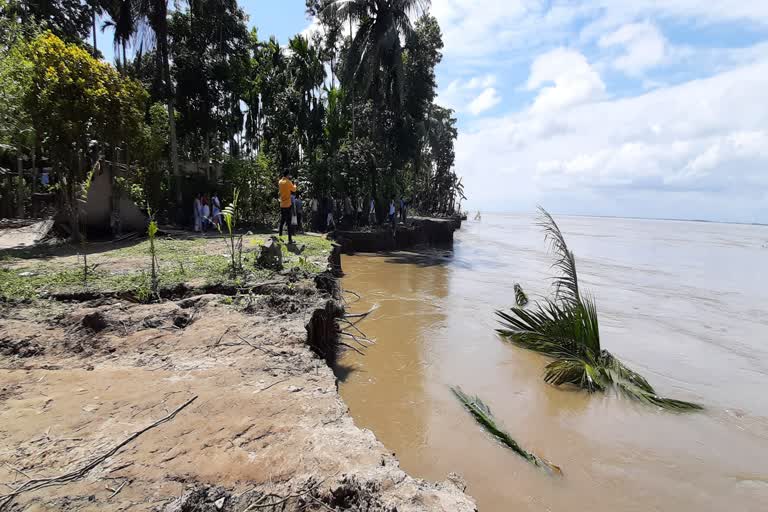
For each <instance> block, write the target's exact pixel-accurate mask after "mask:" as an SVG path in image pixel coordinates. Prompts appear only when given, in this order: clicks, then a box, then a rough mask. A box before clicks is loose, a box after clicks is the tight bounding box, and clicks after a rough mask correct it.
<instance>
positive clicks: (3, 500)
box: [0, 395, 197, 511]
mask: <svg viewBox="0 0 768 512" xmlns="http://www.w3.org/2000/svg"><path fill="white" fill-rule="evenodd" d="M195 400H197V395H195V396H193V397H192V398H190V399H189V400H187V401H186V402H184V403H183V404H182V405H180V406H179V407H178V408H176V410H174V411H173V412H172V413H170V414H169V415H167V416H165V417H164V418H161V419H159V420H157V421H156V422H154V423H153V424H151V425H149V426H147V427H144V428H143V429H141V430H139V431H137V432H134V433H133V434H131V435H130V436H129V437H128V438H127V439H125V440H124V441H123V442H121V443H119V444H117V445H115V446H114V447H113V448H112V449H111V450H109V451H108V452H106V453H104V454H103V455H100V456H99V457H96V458H95V459H93V460H91V461H90V462H88V463H87V464H86V465H84V466H83V467H81V468H80V469H78V470H76V471H72V472H69V473H67V474H64V475H61V476H57V477H54V478H35V479H32V480H29V481H28V482H25V483H24V484H22V485H21V486H20V487H18V488H17V489H16V490H14V491H13V492H12V493H10V494H6V495H3V496H0V511H2V510H5V507H6V506H8V505H9V504H10V503H11V502H12V501H13V500H14V498H16V497H17V496H19V495H20V494H22V493H25V492H30V491H35V490H37V489H42V488H44V487H51V486H54V485H64V484H67V483H69V482H74V481H75V480H79V479H80V478H83V477H84V476H85V475H87V474H88V473H89V472H90V471H91V470H92V469H94V468H95V467H96V466H98V465H99V464H101V463H102V462H104V461H105V460H107V459H108V458H110V457H112V456H113V455H114V454H116V453H117V452H118V451H120V449H121V448H122V447H124V446H125V445H127V444H129V443H130V442H131V441H133V440H134V439H136V438H137V437H139V436H140V435H142V434H143V433H145V432H147V431H148V430H151V429H153V428H155V427H157V426H160V425H162V424H163V423H166V422H168V421H171V420H172V419H173V418H175V417H176V415H177V414H179V412H181V411H182V410H183V409H184V408H185V407H187V406H188V405H190V404H191V403H192V402H194V401H195Z"/></svg>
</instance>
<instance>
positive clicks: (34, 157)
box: [31, 137, 40, 217]
mask: <svg viewBox="0 0 768 512" xmlns="http://www.w3.org/2000/svg"><path fill="white" fill-rule="evenodd" d="M39 176H40V175H39V173H38V172H37V137H34V138H33V139H32V188H31V197H32V216H33V217H37V203H36V202H35V193H36V192H37V180H38V179H39Z"/></svg>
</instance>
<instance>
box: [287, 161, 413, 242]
mask: <svg viewBox="0 0 768 512" xmlns="http://www.w3.org/2000/svg"><path fill="white" fill-rule="evenodd" d="M278 188H279V191H280V210H281V214H280V225H279V227H278V233H279V235H280V236H282V235H283V226H287V228H288V241H289V243H291V241H292V240H293V233H295V232H297V231H302V229H303V228H302V216H303V215H302V214H303V209H304V202H303V201H302V199H301V195H300V193H299V192H297V189H296V185H295V184H294V183H293V181H292V180H291V176H290V175H289V174H288V173H285V174H284V175H283V177H282V178H281V179H280V182H279V183H278ZM409 204H410V203H409V201H407V200H406V199H405V198H404V197H401V198H400V200H397V199H396V198H395V196H392V198H391V199H390V201H389V204H388V209H387V217H386V218H387V222H388V223H389V224H390V225H391V226H392V231H393V232H394V231H395V229H396V225H397V221H398V217H399V220H400V222H402V223H405V222H406V221H407V219H408V207H409ZM309 210H310V213H311V221H310V222H311V227H312V229H314V230H316V231H333V230H335V229H336V228H337V226H338V225H344V226H350V227H353V228H357V227H360V226H362V225H364V224H366V223H367V224H369V225H371V226H375V225H378V224H379V223H380V221H379V219H378V218H377V214H376V200H375V199H374V198H373V197H371V198H370V199H368V204H367V208H366V204H365V201H364V199H363V197H362V196H357V198H356V199H353V198H352V197H351V196H349V195H347V196H346V197H345V198H344V199H341V198H334V197H333V196H331V195H324V196H322V197H320V198H313V199H312V200H311V201H310V203H309ZM366 210H367V215H366ZM337 223H338V224H337Z"/></svg>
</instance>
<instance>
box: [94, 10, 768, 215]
mask: <svg viewBox="0 0 768 512" xmlns="http://www.w3.org/2000/svg"><path fill="white" fill-rule="evenodd" d="M240 4H241V5H242V6H243V7H244V8H245V10H246V12H247V13H248V14H249V16H250V21H251V24H252V25H255V26H257V27H258V28H259V32H260V34H261V35H262V36H263V37H267V36H268V35H270V34H275V35H276V36H277V37H278V38H279V40H280V41H281V42H285V41H287V39H288V38H289V37H290V36H291V35H293V34H295V33H297V32H300V31H302V30H305V29H306V28H307V27H308V25H309V23H310V20H308V19H307V18H306V16H305V14H304V1H303V0H280V1H277V0H273V1H267V0H241V2H240ZM431 12H432V14H434V15H435V16H436V17H437V19H438V21H439V22H440V25H441V28H442V30H443V37H444V41H445V49H444V59H443V63H442V64H441V65H440V66H439V68H438V84H439V97H438V102H440V103H442V104H444V105H446V106H450V107H451V108H454V109H455V110H456V112H457V117H458V120H459V128H460V135H459V139H458V141H457V145H456V149H457V159H456V170H457V172H458V173H459V174H460V175H462V176H463V177H464V183H465V187H466V191H467V195H468V196H469V203H468V207H470V208H472V209H481V210H502V211H531V210H532V209H533V208H534V207H535V205H536V204H542V205H544V206H545V207H547V208H548V209H550V210H551V211H553V212H557V213H576V214H596V215H619V216H621V215H624V216H640V217H664V218H695V219H707V220H725V221H736V222H764V223H768V101H767V100H766V99H767V98H768V0H759V1H754V2H736V1H733V0H664V1H659V0H504V1H500V0H433V1H432V7H431ZM107 37H108V36H107ZM102 39H104V38H102ZM107 46H109V45H108V43H107ZM101 47H102V48H104V47H105V42H102V43H101Z"/></svg>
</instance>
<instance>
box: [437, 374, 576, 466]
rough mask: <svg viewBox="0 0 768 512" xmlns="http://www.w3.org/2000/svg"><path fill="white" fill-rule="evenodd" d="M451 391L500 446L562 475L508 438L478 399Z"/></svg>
mask: <svg viewBox="0 0 768 512" xmlns="http://www.w3.org/2000/svg"><path fill="white" fill-rule="evenodd" d="M451 391H452V392H453V394H454V395H455V396H456V398H457V399H458V400H459V401H460V402H461V403H462V404H463V405H464V407H465V408H466V409H467V410H468V411H469V413H470V414H472V416H473V417H474V418H475V420H477V422H478V423H480V425H482V427H483V428H484V429H485V430H487V431H488V432H489V433H490V434H491V435H492V436H493V437H495V438H496V439H497V440H498V441H499V442H500V443H501V444H503V445H504V446H506V447H508V448H510V449H511V450H512V451H513V452H515V453H516V454H518V455H520V456H521V457H522V458H524V459H525V460H527V461H528V462H530V463H531V464H533V465H534V466H538V467H540V468H543V469H545V470H547V471H548V472H551V473H555V474H558V475H562V474H563V471H562V470H561V469H560V467H559V466H556V465H554V464H552V463H551V462H549V461H547V460H545V459H542V458H541V457H537V456H536V455H534V454H533V453H531V452H529V451H526V450H524V449H523V448H521V447H520V445H519V444H517V442H516V441H515V440H514V439H512V437H510V435H509V434H508V433H506V432H505V431H504V430H502V429H501V427H499V426H498V425H497V424H496V419H495V418H494V417H493V414H491V409H490V407H488V406H487V405H486V404H485V403H483V401H482V400H480V398H478V397H476V396H475V397H471V396H469V395H467V394H466V393H464V392H463V391H462V390H461V388H460V387H458V386H453V387H451Z"/></svg>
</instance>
